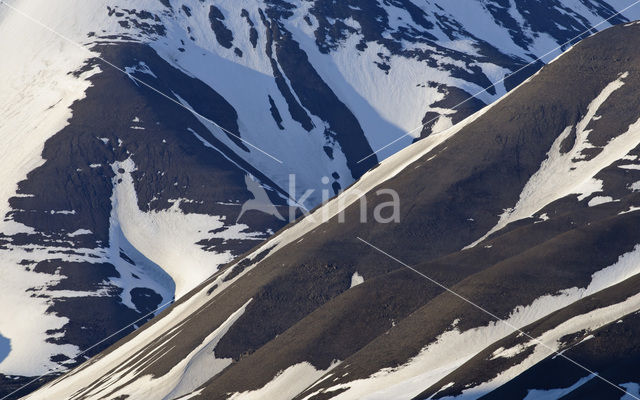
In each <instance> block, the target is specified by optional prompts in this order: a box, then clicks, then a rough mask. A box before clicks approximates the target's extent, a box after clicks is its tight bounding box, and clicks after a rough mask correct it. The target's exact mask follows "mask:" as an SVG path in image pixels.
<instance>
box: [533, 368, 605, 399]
mask: <svg viewBox="0 0 640 400" xmlns="http://www.w3.org/2000/svg"><path fill="white" fill-rule="evenodd" d="M595 377H596V376H595V375H593V374H591V375H588V376H585V377H584V378H580V379H579V380H578V382H576V383H574V384H573V385H571V386H570V387H568V388H563V389H550V390H537V389H534V390H529V393H527V397H525V398H524V400H555V399H559V398H561V397H562V396H565V395H567V394H569V393H571V392H573V391H574V390H576V389H578V388H579V387H580V386H582V385H584V384H585V383H587V382H589V381H590V380H592V379H593V378H595Z"/></svg>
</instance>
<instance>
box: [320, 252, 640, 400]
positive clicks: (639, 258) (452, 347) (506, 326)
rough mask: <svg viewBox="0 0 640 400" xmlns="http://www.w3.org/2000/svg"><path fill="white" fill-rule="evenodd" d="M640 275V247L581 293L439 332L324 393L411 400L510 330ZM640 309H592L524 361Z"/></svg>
mask: <svg viewBox="0 0 640 400" xmlns="http://www.w3.org/2000/svg"><path fill="white" fill-rule="evenodd" d="M638 273H640V245H638V246H636V247H635V249H634V250H633V251H631V252H629V253H625V254H623V255H622V256H620V258H619V259H618V261H617V262H616V263H615V264H613V265H611V266H609V267H606V268H604V269H602V270H600V271H598V272H596V273H595V274H593V275H592V279H591V282H590V283H589V285H588V286H587V287H585V288H576V287H574V288H568V289H565V290H563V291H561V292H559V293H558V294H549V295H544V296H541V297H539V298H538V299H536V300H535V301H533V302H532V303H531V304H529V305H526V306H518V307H516V308H515V309H514V310H513V311H512V312H511V315H510V316H509V318H507V319H506V320H505V321H506V323H503V322H499V321H493V322H490V323H489V324H488V325H486V326H482V327H478V328H473V329H470V330H468V331H464V332H461V331H460V330H459V329H458V328H457V327H456V328H455V329H452V330H448V331H446V332H444V333H442V334H441V335H440V336H439V337H438V338H437V340H436V341H435V342H434V343H432V344H429V345H427V346H426V347H425V348H424V349H422V351H421V352H420V353H419V354H418V355H417V356H415V357H414V358H413V359H411V360H409V361H408V362H407V363H406V364H404V365H402V366H400V367H397V368H385V369H382V370H380V371H378V372H376V373H375V374H373V375H371V376H370V377H368V378H364V379H359V380H355V381H352V382H348V383H344V384H339V385H335V386H333V387H330V388H328V389H326V390H327V391H332V390H337V389H347V390H346V391H345V392H342V393H340V394H338V395H337V396H336V397H335V399H336V400H339V399H340V400H341V399H362V400H383V399H389V398H393V399H398V400H401V399H411V398H413V397H414V396H417V395H418V394H420V393H421V392H422V391H423V390H424V389H425V388H426V387H429V386H430V385H432V384H435V383H436V382H438V381H439V380H440V379H442V378H444V377H445V376H446V375H447V374H449V373H450V372H452V371H454V370H455V369H456V368H458V367H459V366H461V365H462V364H464V363H465V362H466V361H468V360H469V359H470V358H472V357H473V356H474V355H475V354H477V353H478V352H480V351H481V350H483V349H485V348H487V347H488V346H490V345H491V344H492V343H495V342H496V341H498V340H500V339H502V338H504V337H506V336H508V335H510V334H512V333H513V332H514V329H513V328H512V327H516V328H522V327H524V326H526V325H529V324H530V323H532V322H534V321H537V320H539V319H540V318H543V317H545V316H547V315H549V314H550V313H552V312H554V311H555V310H558V309H561V308H564V307H567V306H568V305H570V304H572V303H574V302H576V301H579V300H580V299H582V298H584V297H586V296H589V295H591V294H593V293H596V292H598V291H601V290H604V289H606V288H608V287H611V286H613V285H615V284H617V283H620V282H622V281H624V280H626V279H628V278H630V277H631V276H633V275H636V274H638ZM639 309H640V294H639V295H635V296H632V297H630V298H629V299H627V300H625V301H624V302H622V303H620V304H615V305H611V306H608V307H604V308H601V309H598V310H594V311H592V312H590V313H587V314H585V315H580V316H576V317H574V318H571V319H569V320H568V321H566V322H564V323H563V324H561V325H559V326H558V327H556V328H554V329H552V330H551V331H549V332H546V333H545V334H544V335H542V337H540V338H538V340H539V341H541V342H542V343H544V344H545V345H546V346H542V345H540V344H539V342H538V341H531V342H530V343H528V344H527V345H525V346H524V347H529V346H532V345H535V346H536V350H535V351H534V353H533V354H532V355H531V356H530V357H528V358H527V360H529V361H530V364H528V365H532V364H534V363H535V362H538V361H540V359H542V358H544V357H546V356H548V355H549V354H550V353H551V351H550V350H549V347H551V348H554V349H555V348H557V347H558V340H559V339H560V338H562V337H563V336H565V335H566V334H568V333H573V332H579V331H581V330H583V329H596V328H598V327H600V326H603V325H605V324H607V323H609V322H612V321H615V320H617V319H619V318H621V317H622V316H624V315H627V314H629V313H631V312H634V311H636V310H639ZM522 348H523V347H522V346H520V345H518V346H517V348H515V349H506V350H504V349H503V350H501V351H499V352H498V351H496V352H495V353H494V354H493V357H502V356H508V357H510V356H513V355H514V353H517V352H519V351H520V350H522ZM526 365H527V364H525V363H524V362H523V363H521V364H519V365H518V366H516V367H513V368H512V369H510V370H509V371H507V372H505V373H503V374H502V375H500V376H499V377H498V378H496V380H494V381H492V382H489V383H486V384H485V385H487V386H484V387H483V388H486V387H491V388H495V387H497V386H499V384H500V382H503V381H506V380H508V379H510V378H511V377H513V376H515V375H517V374H519V373H520V372H522V371H523V370H525V369H526ZM470 390H472V391H473V392H471V394H473V393H475V391H478V393H480V392H482V390H481V389H479V388H473V389H470ZM484 392H485V393H486V391H484Z"/></svg>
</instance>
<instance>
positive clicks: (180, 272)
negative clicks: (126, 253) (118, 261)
mask: <svg viewBox="0 0 640 400" xmlns="http://www.w3.org/2000/svg"><path fill="white" fill-rule="evenodd" d="M112 169H113V171H114V173H115V174H116V176H115V177H114V192H113V198H112V203H113V210H114V211H113V214H112V222H111V223H112V225H117V226H118V227H119V229H120V230H121V231H122V234H123V235H124V237H126V239H127V240H128V241H129V242H130V243H131V245H132V246H133V247H134V248H135V249H137V251H139V252H140V253H142V254H144V255H145V256H146V257H147V258H148V259H149V260H151V261H153V262H154V263H155V264H157V265H159V266H160V267H161V268H162V269H163V270H164V271H166V272H167V273H168V274H169V275H170V276H171V277H172V278H173V280H174V281H175V288H176V293H175V294H176V298H179V297H181V296H182V295H184V294H185V293H187V292H188V291H190V290H191V289H193V288H194V287H196V286H197V285H198V284H200V283H201V282H202V281H204V280H205V279H206V278H208V277H209V276H211V275H212V274H213V273H214V272H216V271H217V270H218V268H219V266H220V265H223V264H226V263H228V262H230V261H231V260H232V259H233V255H232V254H231V251H229V250H226V251H223V252H215V251H206V250H204V248H203V247H202V246H201V245H198V244H197V243H198V242H200V241H201V240H204V239H209V238H214V237H218V238H224V239H230V240H233V239H239V240H246V239H255V238H261V237H262V235H263V234H262V233H260V232H247V231H246V229H247V228H248V227H247V226H246V225H243V224H234V225H231V226H226V225H225V223H224V220H223V219H222V217H220V216H209V215H202V214H185V213H183V212H182V211H181V210H180V203H181V201H182V200H180V199H176V200H175V202H174V203H173V206H172V207H171V208H170V209H168V210H162V211H151V212H143V211H141V210H140V209H139V207H138V197H137V195H136V192H135V188H134V183H133V178H132V177H131V173H132V172H133V171H135V169H136V167H135V164H134V163H133V160H132V159H131V158H129V159H127V160H126V161H124V162H121V163H116V164H114V165H113V166H112ZM120 169H122V170H124V173H120V172H118V171H119V170H120ZM223 227H224V228H225V229H224V230H223V231H221V232H218V233H216V234H212V233H209V232H210V231H212V230H216V229H219V228H223Z"/></svg>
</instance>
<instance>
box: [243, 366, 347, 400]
mask: <svg viewBox="0 0 640 400" xmlns="http://www.w3.org/2000/svg"><path fill="white" fill-rule="evenodd" d="M338 365H340V362H338V361H334V362H333V363H332V364H331V365H330V366H329V368H328V369H326V370H324V371H323V370H317V369H315V368H314V367H313V365H311V364H309V363H307V362H303V363H299V364H296V365H292V366H290V367H289V368H287V369H286V370H284V371H282V372H280V373H279V374H278V375H277V376H276V377H275V378H273V380H272V381H271V382H269V383H267V384H266V385H265V386H264V387H262V388H261V389H258V390H255V391H251V392H243V393H235V394H233V395H232V396H231V397H230V400H262V399H278V400H290V399H293V398H294V397H295V396H296V395H297V394H298V393H300V392H301V391H303V390H304V389H306V388H307V387H308V386H309V385H310V384H312V383H313V382H314V381H316V380H317V379H319V378H320V377H321V376H323V375H324V374H325V373H327V372H329V371H331V370H332V369H333V368H335V367H337V366H338Z"/></svg>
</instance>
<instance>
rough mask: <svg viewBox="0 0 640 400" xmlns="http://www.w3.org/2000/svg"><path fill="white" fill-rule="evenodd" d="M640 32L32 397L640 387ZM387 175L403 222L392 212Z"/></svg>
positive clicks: (335, 206)
mask: <svg viewBox="0 0 640 400" xmlns="http://www.w3.org/2000/svg"><path fill="white" fill-rule="evenodd" d="M638 34H640V25H638V24H636V23H631V24H627V25H621V26H617V27H614V28H611V29H608V30H606V31H604V32H602V33H600V34H597V35H595V36H593V37H591V38H588V39H586V40H584V41H582V42H580V43H578V44H577V45H576V46H574V47H573V48H572V49H571V50H570V51H568V52H567V53H566V54H565V55H563V56H562V57H560V58H558V59H557V60H556V61H554V62H553V63H551V64H549V65H548V66H546V67H544V68H543V69H542V70H541V71H540V72H539V73H538V74H536V75H535V76H533V77H532V78H531V79H529V80H527V81H526V82H524V83H523V84H521V85H520V86H519V87H518V88H517V89H515V90H514V91H512V92H511V93H509V94H508V95H507V96H506V97H504V98H503V99H501V100H500V101H498V102H496V103H494V104H492V105H491V106H489V107H486V108H485V109H483V110H482V111H480V112H478V113H476V114H474V115H473V116H471V117H469V118H467V119H465V120H464V121H463V122H461V123H460V124H458V125H456V126H454V127H452V128H451V129H449V130H446V131H444V132H442V133H439V134H434V135H430V136H429V137H427V138H425V139H423V140H421V141H419V142H417V143H415V144H413V145H411V146H409V147H407V148H406V149H404V150H402V151H400V152H399V153H397V154H396V155H394V156H391V157H390V158H388V159H387V160H385V161H384V162H382V163H381V164H380V165H379V166H378V167H377V168H375V169H373V170H371V171H369V172H368V173H366V174H365V175H364V176H363V177H362V178H361V179H360V180H358V181H357V182H356V183H355V184H354V185H352V186H351V187H350V188H349V189H347V190H346V191H345V192H344V193H342V194H341V195H339V196H338V197H337V198H336V199H334V200H332V201H331V202H329V203H327V204H326V205H324V206H322V207H320V208H318V209H317V210H316V211H315V212H314V213H313V214H311V215H310V216H308V217H306V218H304V219H303V220H301V221H299V222H298V223H296V224H294V225H291V226H289V227H287V228H285V229H284V230H283V231H281V232H280V233H279V234H278V235H276V236H275V237H273V238H271V239H270V240H268V241H267V242H265V243H264V244H262V245H261V246H259V247H257V248H255V249H254V250H252V251H251V252H249V253H247V254H245V255H244V256H243V257H241V258H240V259H239V260H238V261H237V262H234V263H231V264H229V265H227V266H226V267H225V268H224V269H222V270H221V271H220V272H218V273H216V274H215V275H214V276H213V277H211V278H210V279H208V280H207V281H206V282H205V283H203V284H202V285H201V286H199V287H198V288H197V289H195V290H194V291H192V292H191V293H189V294H188V295H186V296H183V297H182V298H181V299H180V300H178V301H177V302H176V303H175V304H174V305H173V306H172V307H171V308H169V309H168V310H166V311H165V312H163V313H162V315H160V316H159V317H158V318H156V319H154V320H153V321H151V322H150V323H148V324H146V325H145V326H144V327H143V328H142V329H140V330H138V331H137V332H135V333H134V334H132V335H130V336H129V337H127V338H125V339H124V340H122V341H120V342H119V343H118V344H116V345H115V346H113V347H112V348H110V349H109V350H108V351H106V352H104V353H102V354H100V355H98V356H97V357H94V358H93V359H91V360H90V361H89V362H87V363H85V364H84V365H82V366H80V367H79V368H77V369H75V370H73V371H71V372H70V373H68V374H66V375H64V376H62V377H61V378H59V379H57V380H55V381H53V382H51V383H49V384H47V385H45V386H44V387H42V388H41V389H40V390H38V391H37V392H35V393H32V394H31V395H29V396H27V398H29V399H48V398H65V399H67V398H68V399H98V398H151V399H154V398H156V399H178V398H182V399H185V398H189V399H194V398H202V399H208V400H209V399H227V398H232V399H264V398H269V399H292V398H295V399H329V398H336V399H389V398H392V399H412V398H416V399H423V398H464V399H472V398H480V397H483V396H484V397H486V398H514V399H520V398H522V399H524V398H528V399H531V398H544V397H543V396H547V398H559V397H561V396H567V398H581V399H584V398H587V399H589V398H593V399H596V398H597V399H620V398H623V397H624V396H627V397H624V398H634V397H633V396H637V388H638V383H639V382H640V376H639V375H638V371H637V368H635V367H634V365H635V364H636V363H637V359H638V358H637V357H638V351H637V338H636V336H637V334H636V333H637V332H636V331H635V330H636V329H637V318H636V316H637V313H638V311H640V299H639V296H640V295H639V294H638V289H637V284H638V276H639V275H638V274H639V273H640V230H639V229H638V226H639V223H640V213H639V210H640V191H639V187H638V182H639V181H640V175H639V174H640V172H639V171H640V165H639V164H638V161H639V160H640V126H639V125H638V124H639V122H638V121H639V120H638V118H640V100H638V97H637V93H638V90H639V89H640V76H639V75H638V71H637V68H636V67H635V66H636V65H638V63H639V62H640V42H639V41H638V40H637V37H638ZM534 184H535V190H532V185H534ZM383 189H393V190H395V191H396V192H397V193H398V196H399V198H400V201H401V203H400V211H399V217H400V218H399V219H400V221H399V222H389V223H380V221H379V219H378V221H376V220H374V219H372V215H374V214H375V210H376V209H379V207H380V206H384V205H385V204H388V201H389V196H388V195H385V194H384V192H381V190H383ZM362 194H364V195H365V198H366V200H367V201H366V203H364V202H363V201H361V200H359V198H360V195H362ZM363 204H366V208H364V211H365V215H367V216H368V218H367V220H366V221H363V220H362V219H361V212H362V210H363ZM372 211H373V212H372ZM341 214H342V215H341ZM323 216H324V217H326V218H329V220H328V221H326V222H323ZM367 243H371V244H372V245H373V246H376V247H377V248H379V249H381V250H382V251H387V252H389V254H390V255H391V257H388V256H385V255H384V254H382V253H381V252H380V251H378V250H376V249H374V248H373V247H371V246H369V245H367ZM393 257H395V258H396V259H394V258H393ZM403 263H405V265H403ZM407 266H409V267H411V268H412V269H413V270H411V269H409V268H407ZM416 272H418V273H416ZM420 274H424V276H427V277H429V278H431V279H434V280H435V281H437V282H439V283H441V284H442V285H444V286H446V287H448V288H451V290H452V291H453V293H452V292H448V291H445V290H444V289H443V287H441V286H438V285H435V284H434V283H433V282H430V281H429V280H428V279H425V278H424V276H421V275H420ZM454 293H455V294H454ZM465 299H466V300H465ZM479 308H482V309H484V310H485V311H484V312H483V311H481V310H480V309H479ZM496 317H497V318H499V319H500V320H497V318H496ZM516 329H517V330H519V331H517V330H516ZM558 353H561V354H562V355H558ZM574 362H575V363H578V364H579V365H580V366H578V365H576V364H575V363H574ZM595 374H597V375H598V376H596V375H595Z"/></svg>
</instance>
